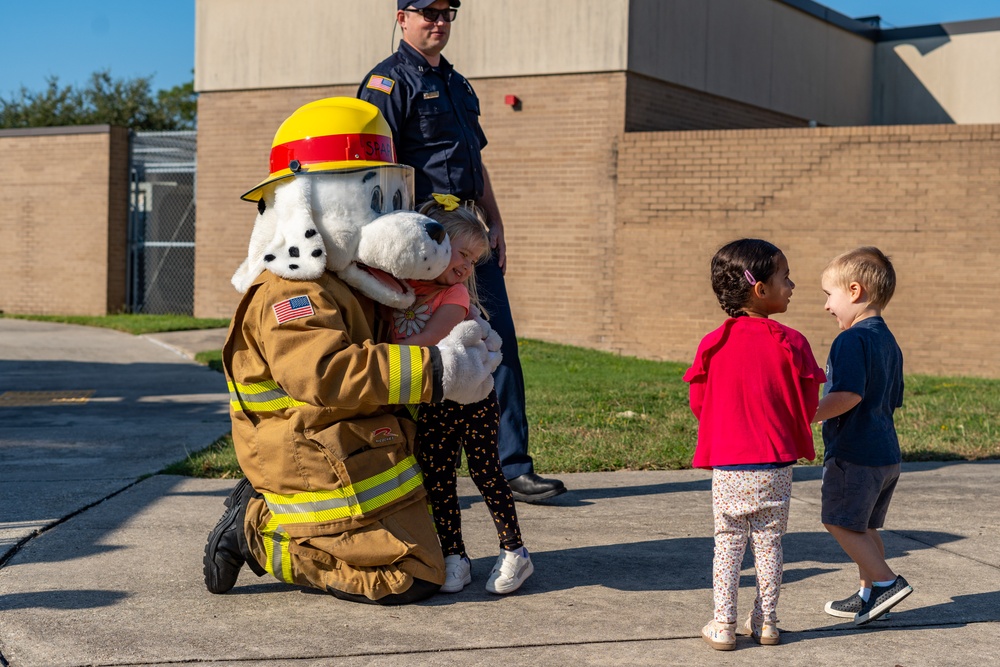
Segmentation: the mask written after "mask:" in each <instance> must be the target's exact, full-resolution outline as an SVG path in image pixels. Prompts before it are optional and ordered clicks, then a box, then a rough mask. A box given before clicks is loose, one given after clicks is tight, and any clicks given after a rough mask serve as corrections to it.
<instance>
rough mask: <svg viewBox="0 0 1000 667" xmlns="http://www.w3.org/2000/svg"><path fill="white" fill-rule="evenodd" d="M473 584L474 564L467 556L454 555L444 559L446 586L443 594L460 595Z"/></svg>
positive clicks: (443, 587) (442, 590) (442, 589)
mask: <svg viewBox="0 0 1000 667" xmlns="http://www.w3.org/2000/svg"><path fill="white" fill-rule="evenodd" d="M471 583H472V564H471V563H469V559H468V558H466V557H465V556H460V555H458V554H452V555H451V556H445V557H444V585H443V586H442V587H441V592H442V593H458V592H459V591H460V590H462V589H463V588H465V587H466V586H468V585H469V584H471Z"/></svg>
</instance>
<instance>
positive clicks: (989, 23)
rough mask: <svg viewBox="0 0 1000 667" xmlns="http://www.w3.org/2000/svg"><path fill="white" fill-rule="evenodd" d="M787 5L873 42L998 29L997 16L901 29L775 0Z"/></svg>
mask: <svg viewBox="0 0 1000 667" xmlns="http://www.w3.org/2000/svg"><path fill="white" fill-rule="evenodd" d="M778 2H781V3H783V4H786V5H788V6H789V7H794V8H795V9H798V10H799V11H801V12H805V13H806V14H809V15H810V16H814V17H816V18H818V19H820V20H821V21H826V22H827V23H829V24H831V25H834V26H837V27H838V28H842V29H843V30H847V31H848V32H853V33H854V34H856V35H859V36H861V37H865V38H866V39H870V40H871V41H873V42H876V43H878V42H896V41H899V40H904V39H921V38H924V37H947V36H948V35H961V34H968V33H976V32H995V31H1000V17H998V18H989V19H975V20H972V21H956V22H954V23H931V24H929V25H917V26H907V27H904V28H889V29H884V28H876V27H874V26H872V25H871V24H869V23H865V22H864V21H858V20H856V19H853V18H851V17H850V16H846V15H844V14H841V13H840V12H838V11H836V10H834V9H830V8H829V7H827V6H825V5H821V4H820V3H818V2H813V0H778Z"/></svg>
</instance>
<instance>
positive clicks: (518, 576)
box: [486, 547, 535, 595]
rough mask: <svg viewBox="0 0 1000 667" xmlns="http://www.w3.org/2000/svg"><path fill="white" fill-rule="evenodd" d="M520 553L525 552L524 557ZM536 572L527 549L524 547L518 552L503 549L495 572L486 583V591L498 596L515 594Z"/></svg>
mask: <svg viewBox="0 0 1000 667" xmlns="http://www.w3.org/2000/svg"><path fill="white" fill-rule="evenodd" d="M520 552H524V555H523V556H522V555H521V553H520ZM534 571H535V566H534V565H532V563H531V556H529V555H528V550H527V549H525V548H524V547H521V548H520V549H518V550H517V551H507V550H506V549H502V550H501V551H500V555H499V556H497V562H496V565H494V566H493V571H492V572H490V578H489V579H488V580H487V581H486V590H487V591H489V592H490V593H496V594H498V595H504V594H506V593H513V592H514V591H516V590H517V589H518V588H520V587H521V584H523V583H524V581H525V579H527V578H528V577H530V576H531V573H532V572H534Z"/></svg>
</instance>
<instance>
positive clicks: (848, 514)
mask: <svg viewBox="0 0 1000 667" xmlns="http://www.w3.org/2000/svg"><path fill="white" fill-rule="evenodd" d="M898 481H899V464H898V463H894V464H892V465H888V466H862V465H858V464H857V463H850V462H849V461H845V460H843V459H838V458H836V457H833V458H830V459H828V460H827V461H826V463H824V464H823V492H822V495H823V510H822V518H823V523H825V524H830V525H832V526H840V527H842V528H847V529H848V530H854V531H857V532H859V533H863V532H865V531H866V530H867V529H869V528H873V529H874V528H881V527H882V524H884V523H885V514H886V512H887V511H889V501H890V500H892V492H893V491H895V490H896V482H898Z"/></svg>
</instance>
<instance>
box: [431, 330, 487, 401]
mask: <svg viewBox="0 0 1000 667" xmlns="http://www.w3.org/2000/svg"><path fill="white" fill-rule="evenodd" d="M480 322H481V321H472V320H466V321H464V322H459V323H458V324H457V325H456V326H455V328H454V329H452V330H451V333H449V334H448V335H447V336H445V337H444V338H443V339H442V340H441V342H440V343H438V344H437V348H438V352H440V354H441V366H442V370H443V376H444V377H443V378H442V380H441V384H442V390H443V393H444V398H445V399H447V400H449V401H455V402H456V403H462V404H466V405H467V404H470V403H478V402H479V401H482V400H485V399H486V397H487V396H489V395H490V392H491V391H493V371H495V370H496V368H497V366H499V365H500V359H501V356H500V352H499V349H500V348H499V340H500V337H499V336H497V335H496V332H494V331H493V330H492V329H490V327H489V325H488V324H487V325H486V326H485V327H484V326H483V324H485V322H483V323H482V324H481V323H480ZM491 333H492V334H493V337H494V339H495V342H496V347H497V349H496V350H493V351H491V350H490V349H489V346H490V345H492V341H491V343H490V345H488V344H487V340H486V339H489V338H490V334H491Z"/></svg>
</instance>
